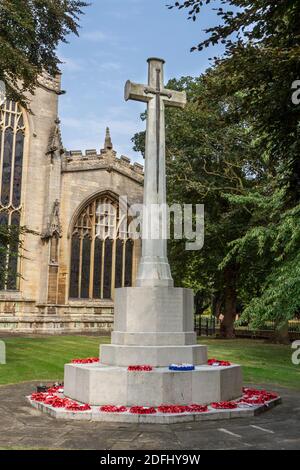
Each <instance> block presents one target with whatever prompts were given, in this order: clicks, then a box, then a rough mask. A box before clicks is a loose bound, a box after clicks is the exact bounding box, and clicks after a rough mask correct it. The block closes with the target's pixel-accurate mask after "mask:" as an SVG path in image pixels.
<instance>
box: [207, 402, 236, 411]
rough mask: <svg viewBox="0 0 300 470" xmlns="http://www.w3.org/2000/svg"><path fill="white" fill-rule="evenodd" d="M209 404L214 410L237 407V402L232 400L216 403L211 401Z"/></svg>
mask: <svg viewBox="0 0 300 470" xmlns="http://www.w3.org/2000/svg"><path fill="white" fill-rule="evenodd" d="M210 406H211V407H212V408H215V409H216V410H233V409H234V408H237V403H235V402H233V401H220V402H217V403H211V404H210Z"/></svg>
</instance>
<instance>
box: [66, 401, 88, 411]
mask: <svg viewBox="0 0 300 470" xmlns="http://www.w3.org/2000/svg"><path fill="white" fill-rule="evenodd" d="M65 409H66V410H67V411H89V410H91V409H92V408H91V407H90V405H88V404H87V403H86V404H85V405H79V403H76V402H71V403H68V404H67V405H66V406H65Z"/></svg>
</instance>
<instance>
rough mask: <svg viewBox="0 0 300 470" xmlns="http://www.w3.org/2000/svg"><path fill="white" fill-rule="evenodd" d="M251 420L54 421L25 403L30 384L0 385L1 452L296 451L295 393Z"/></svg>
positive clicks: (299, 421) (298, 410) (299, 407)
mask: <svg viewBox="0 0 300 470" xmlns="http://www.w3.org/2000/svg"><path fill="white" fill-rule="evenodd" d="M265 387H266V388H267V389H269V390H274V391H277V392H279V393H280V394H281V396H282V398H283V404H282V405H280V406H277V407H276V408H275V409H273V410H271V411H268V412H266V413H264V414H262V415H260V416H257V417H254V418H249V419H248V418H242V419H234V420H224V421H214V422H213V421H211V422H210V421H203V422H202V423H201V422H199V423H182V424H173V425H168V426H167V425H149V424H148V425H141V424H140V425H137V424H122V425H120V424H115V423H86V422H84V421H81V422H74V421H56V420H54V419H52V418H50V417H49V416H46V415H43V414H41V413H40V412H39V411H37V410H35V409H34V408H32V407H31V406H30V405H29V404H27V402H26V400H25V398H24V397H25V396H26V395H29V394H30V393H31V392H32V391H33V389H34V384H33V383H31V384H30V383H26V384H19V385H10V386H5V387H0V448H5V449H6V448H10V449H11V448H14V449H15V448H17V449H18V448H21V449H95V450H100V449H101V450H109V449H121V450H127V449H130V450H134V449H142V450H144V449H145V450H150V449H153V450H174V449H185V450H190V449H191V450H192V449H195V450H199V449H211V450H214V449H300V396H299V395H300V394H299V391H295V390H287V389H282V388H278V387H272V386H270V385H266V386H265Z"/></svg>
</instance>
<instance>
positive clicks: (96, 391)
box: [65, 364, 242, 406]
mask: <svg viewBox="0 0 300 470" xmlns="http://www.w3.org/2000/svg"><path fill="white" fill-rule="evenodd" d="M65 396H67V397H69V398H73V399H75V400H77V401H79V402H82V403H89V404H90V405H93V406H98V405H99V406H100V405H107V404H110V405H126V406H134V405H137V406H159V405H161V404H163V403H168V404H178V405H188V404H191V403H201V404H209V403H211V402H214V401H227V400H232V399H235V398H238V397H240V396H242V372H241V367H240V366H238V365H232V366H229V367H217V368H214V367H211V366H207V365H205V366H204V365H203V366H197V367H196V368H195V370H194V371H191V372H180V371H176V372H174V371H170V370H169V369H168V368H166V367H161V368H156V369H154V370H153V371H151V372H129V371H128V370H127V368H125V367H116V366H112V367H110V366H104V365H99V364H88V365H82V364H66V366H65Z"/></svg>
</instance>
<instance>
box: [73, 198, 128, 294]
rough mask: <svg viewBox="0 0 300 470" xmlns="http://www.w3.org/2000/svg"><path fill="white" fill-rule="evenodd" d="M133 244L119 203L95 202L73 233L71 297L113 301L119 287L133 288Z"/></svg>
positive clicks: (84, 211)
mask: <svg viewBox="0 0 300 470" xmlns="http://www.w3.org/2000/svg"><path fill="white" fill-rule="evenodd" d="M133 244H134V243H133V241H132V240H131V239H130V237H129V235H128V226H127V222H126V221H125V222H124V218H123V214H122V213H121V211H120V208H119V205H118V203H117V202H115V201H114V200H113V199H112V198H110V197H109V196H101V197H98V198H96V199H94V200H93V201H92V202H91V203H90V204H89V205H88V206H87V207H85V209H84V210H83V211H82V212H81V213H80V215H79V217H78V218H77V220H76V222H75V224H74V228H73V232H72V244H71V266H70V292H69V295H70V298H73V299H111V298H112V297H113V291H114V288H115V287H130V286H131V285H132V265H133Z"/></svg>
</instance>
